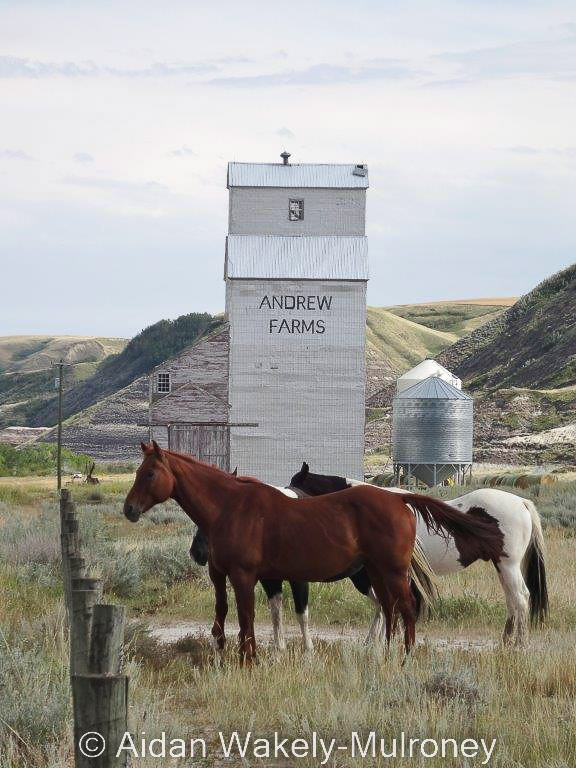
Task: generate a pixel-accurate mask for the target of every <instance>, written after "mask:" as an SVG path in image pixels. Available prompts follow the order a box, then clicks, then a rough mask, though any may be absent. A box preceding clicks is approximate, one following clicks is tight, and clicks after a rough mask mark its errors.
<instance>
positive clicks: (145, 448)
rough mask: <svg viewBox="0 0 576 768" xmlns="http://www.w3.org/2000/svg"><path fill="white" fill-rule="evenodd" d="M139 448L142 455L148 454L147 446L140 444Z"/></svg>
mask: <svg viewBox="0 0 576 768" xmlns="http://www.w3.org/2000/svg"><path fill="white" fill-rule="evenodd" d="M140 448H142V453H148V451H149V446H147V445H146V443H140Z"/></svg>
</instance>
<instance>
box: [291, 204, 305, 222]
mask: <svg viewBox="0 0 576 768" xmlns="http://www.w3.org/2000/svg"><path fill="white" fill-rule="evenodd" d="M288 219H289V221H303V220H304V200H290V202H289V203H288Z"/></svg>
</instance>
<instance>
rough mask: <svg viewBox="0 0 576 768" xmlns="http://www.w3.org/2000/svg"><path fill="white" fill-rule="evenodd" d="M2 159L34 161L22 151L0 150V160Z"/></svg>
mask: <svg viewBox="0 0 576 768" xmlns="http://www.w3.org/2000/svg"><path fill="white" fill-rule="evenodd" d="M1 157H4V158H6V159H7V160H35V158H34V157H32V155H29V154H28V153H27V152H24V150H23V149H0V158H1Z"/></svg>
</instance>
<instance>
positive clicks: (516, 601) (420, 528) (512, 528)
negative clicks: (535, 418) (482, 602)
mask: <svg viewBox="0 0 576 768" xmlns="http://www.w3.org/2000/svg"><path fill="white" fill-rule="evenodd" d="M366 484H367V483H364V482H362V481H360V480H351V479H350V478H345V477H339V476H337V475H318V474H314V473H312V472H310V470H309V467H308V464H306V462H304V464H303V465H302V469H301V470H300V471H299V472H297V473H296V474H295V475H294V476H293V478H292V480H291V481H290V486H289V487H290V488H296V489H300V490H302V491H304V492H305V493H308V494H310V495H311V496H319V495H323V494H325V493H334V492H335V491H340V490H343V489H344V488H351V487H354V486H359V485H366ZM381 490H382V491H386V492H393V493H399V494H408V493H409V492H408V491H404V490H402V489H401V488H385V489H384V488H382V489H381ZM446 503H447V504H449V505H450V506H451V507H454V508H455V509H457V510H459V511H460V512H464V513H465V514H467V515H470V516H474V517H476V518H479V519H480V518H483V519H485V520H491V521H492V522H493V524H494V525H495V526H497V527H498V529H499V530H500V531H501V533H502V536H503V542H504V546H503V553H502V555H501V556H500V557H499V558H498V559H495V560H493V563H494V566H495V568H496V572H497V574H498V578H499V580H500V584H501V585H502V589H503V591H504V595H505V598H506V606H507V609H508V618H507V620H506V626H505V628H504V637H503V639H504V642H505V643H510V642H512V641H513V640H514V639H515V642H516V644H517V645H522V644H523V643H524V641H525V638H526V630H527V625H528V620H529V619H530V621H531V622H532V624H540V623H542V621H543V620H544V618H545V617H546V614H547V612H548V590H547V586H546V563H545V555H544V537H543V534H542V525H541V522H540V515H539V514H538V511H537V509H536V507H535V505H534V504H533V502H531V501H530V500H529V499H524V498H522V497H521V496H517V495H516V494H514V493H509V492H507V491H501V490H498V489H495V488H479V489H477V490H474V491H470V492H469V493H466V494H464V495H463V496H459V497H458V498H456V499H451V500H450V501H447V502H446ZM416 535H417V539H418V541H419V542H420V544H421V546H422V549H423V551H424V554H425V555H426V558H427V560H428V563H429V564H430V567H431V568H432V570H433V572H434V573H435V574H436V575H438V576H444V575H446V574H449V573H457V572H458V571H461V570H463V569H464V568H468V566H470V565H472V563H474V562H476V560H477V559H478V558H477V557H476V556H475V554H474V552H473V551H472V550H471V549H470V542H469V540H461V539H460V540H459V539H458V537H454V536H448V537H446V536H439V535H438V534H437V533H436V531H434V530H433V529H430V528H427V527H426V526H425V525H422V523H421V520H420V519H419V518H418V516H417V519H416ZM361 591H364V590H361ZM381 628H382V616H381V612H380V611H379V610H378V611H377V613H376V616H375V617H374V621H373V622H372V626H371V628H370V632H369V638H374V637H377V636H378V635H379V634H380V632H381Z"/></svg>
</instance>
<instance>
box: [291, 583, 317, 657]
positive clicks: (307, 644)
mask: <svg viewBox="0 0 576 768" xmlns="http://www.w3.org/2000/svg"><path fill="white" fill-rule="evenodd" d="M290 589H291V590H292V597H293V599H294V609H295V611H296V616H297V617H298V623H299V624H300V631H301V632H302V642H303V643H304V650H306V651H313V650H314V644H313V643H312V638H311V637H310V629H309V626H308V597H309V594H310V585H309V584H308V582H307V581H291V582H290Z"/></svg>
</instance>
